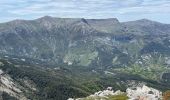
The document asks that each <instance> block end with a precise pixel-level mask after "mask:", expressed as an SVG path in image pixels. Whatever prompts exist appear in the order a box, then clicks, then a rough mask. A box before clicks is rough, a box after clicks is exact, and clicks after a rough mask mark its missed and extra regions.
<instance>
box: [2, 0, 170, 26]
mask: <svg viewBox="0 0 170 100" xmlns="http://www.w3.org/2000/svg"><path fill="white" fill-rule="evenodd" d="M45 15H48V16H54V17H64V18H66V17H69V18H70V17H71V18H93V19H96V18H97V19H98V18H118V19H119V20H120V21H130V20H137V19H143V18H147V19H151V20H155V21H159V22H163V23H170V0H0V22H6V21H10V20H14V19H36V18H38V17H42V16H45Z"/></svg>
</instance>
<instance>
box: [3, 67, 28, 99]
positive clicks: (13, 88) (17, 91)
mask: <svg viewBox="0 0 170 100" xmlns="http://www.w3.org/2000/svg"><path fill="white" fill-rule="evenodd" d="M21 88H22V87H21V86H20V85H18V84H16V83H15V82H14V80H13V79H12V78H11V77H10V76H9V75H7V74H5V73H4V72H3V71H2V70H0V92H5V93H7V94H9V95H10V96H12V97H15V98H17V99H20V100H27V98H26V97H25V96H24V95H23V93H22V91H21Z"/></svg>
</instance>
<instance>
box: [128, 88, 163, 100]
mask: <svg viewBox="0 0 170 100" xmlns="http://www.w3.org/2000/svg"><path fill="white" fill-rule="evenodd" d="M126 93H127V96H128V97H129V98H130V100H160V99H162V92H160V91H158V90H156V89H154V88H150V87H147V86H145V85H143V86H142V87H136V88H128V89H127V90H126Z"/></svg>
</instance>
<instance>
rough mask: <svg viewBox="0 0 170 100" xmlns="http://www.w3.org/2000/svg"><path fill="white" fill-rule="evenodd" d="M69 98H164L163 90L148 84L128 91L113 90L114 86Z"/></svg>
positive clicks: (87, 99)
mask: <svg viewBox="0 0 170 100" xmlns="http://www.w3.org/2000/svg"><path fill="white" fill-rule="evenodd" d="M68 100H162V92H160V91H159V90H156V89H154V88H151V87H148V86H146V85H143V86H139V87H131V88H127V89H126V92H121V91H120V90H118V91H113V89H112V87H108V88H107V89H106V90H103V91H99V92H96V93H94V94H93V95H90V96H88V97H85V98H77V99H73V98H69V99H68Z"/></svg>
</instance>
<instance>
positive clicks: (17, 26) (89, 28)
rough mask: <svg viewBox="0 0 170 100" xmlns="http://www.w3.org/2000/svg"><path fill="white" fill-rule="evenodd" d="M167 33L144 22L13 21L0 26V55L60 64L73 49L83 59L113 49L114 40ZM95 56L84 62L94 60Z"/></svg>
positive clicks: (165, 26) (47, 18)
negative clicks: (104, 48) (105, 49)
mask: <svg viewBox="0 0 170 100" xmlns="http://www.w3.org/2000/svg"><path fill="white" fill-rule="evenodd" d="M169 34H170V25H168V24H162V23H158V22H154V21H149V20H146V19H142V20H137V21H132V22H125V23H120V22H119V21H118V20H117V19H115V18H112V19H83V18H82V19H81V18H80V19H72V18H54V17H50V16H45V17H42V18H39V19H36V20H30V21H27V20H14V21H11V22H7V23H1V24H0V43H1V44H0V52H1V53H2V54H8V55H20V56H25V57H30V58H34V59H41V60H45V61H48V62H53V63H63V62H64V61H65V60H67V59H68V60H69V59H70V56H74V55H70V54H74V51H76V50H77V51H79V52H80V53H79V54H78V55H81V53H83V52H86V54H85V55H84V56H88V55H87V54H89V52H91V54H96V55H97V56H99V55H100V54H99V51H101V49H100V50H98V48H102V46H109V47H111V48H113V46H114V45H115V43H113V40H115V39H116V42H123V41H129V42H130V41H133V40H136V39H137V37H138V36H143V37H144V36H145V35H169ZM149 38H151V37H149ZM100 39H101V40H100ZM142 40H143V39H142ZM137 41H138V40H137ZM143 42H145V41H143ZM83 48H84V49H83ZM118 48H119V47H115V49H117V51H119V53H121V52H122V51H125V49H124V50H119V49H118ZM81 49H83V50H84V51H82V50H81ZM86 49H87V50H86ZM92 51H93V52H92ZM76 53H78V52H76ZM110 53H111V52H110ZM76 55H77V54H76ZM94 56H95V55H94ZM97 56H95V57H92V58H89V57H88V58H87V59H91V60H94V59H95V58H96V57H97ZM72 58H74V57H71V59H72ZM78 58H79V57H78ZM82 59H84V58H82ZM72 60H73V59H72ZM74 60H76V59H74ZM76 61H77V60H76ZM65 62H67V61H65ZM71 62H72V63H73V61H71ZM77 62H81V61H77ZM86 62H87V63H90V62H89V61H86ZM82 65H83V64H82Z"/></svg>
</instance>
